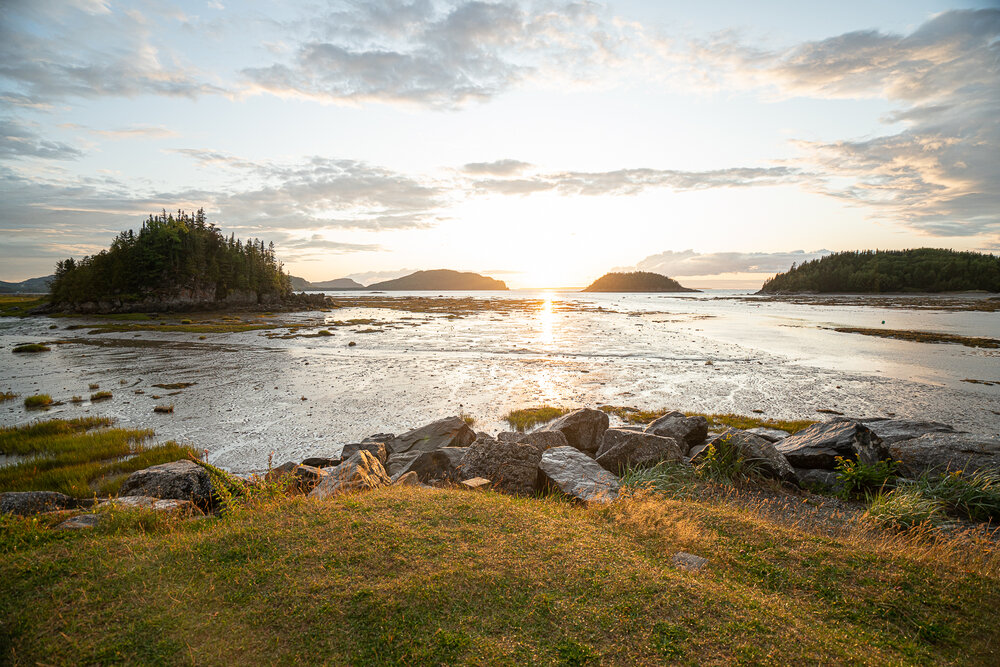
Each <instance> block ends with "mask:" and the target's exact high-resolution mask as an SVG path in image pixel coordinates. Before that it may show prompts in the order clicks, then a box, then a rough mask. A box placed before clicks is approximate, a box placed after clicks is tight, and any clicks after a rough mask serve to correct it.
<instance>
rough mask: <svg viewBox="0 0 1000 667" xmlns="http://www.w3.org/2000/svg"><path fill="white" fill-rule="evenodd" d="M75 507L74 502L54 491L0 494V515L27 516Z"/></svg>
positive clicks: (63, 494) (72, 499)
mask: <svg viewBox="0 0 1000 667" xmlns="http://www.w3.org/2000/svg"><path fill="white" fill-rule="evenodd" d="M73 507H76V500H75V499H74V498H71V497H70V496H67V495H66V494H65V493H56V492H55V491H8V492H7V493H3V494H0V514H20V515H21V516H28V515H30V514H38V513H39V512H52V511H55V510H64V509H70V508H73Z"/></svg>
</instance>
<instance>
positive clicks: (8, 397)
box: [0, 391, 18, 403]
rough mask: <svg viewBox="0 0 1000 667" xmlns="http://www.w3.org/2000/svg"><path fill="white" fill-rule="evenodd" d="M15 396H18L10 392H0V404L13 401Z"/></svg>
mask: <svg viewBox="0 0 1000 667" xmlns="http://www.w3.org/2000/svg"><path fill="white" fill-rule="evenodd" d="M17 396H18V395H17V394H15V393H14V392H12V391H3V392H0V403H6V402H7V401H13V400H14V399H15V398H17Z"/></svg>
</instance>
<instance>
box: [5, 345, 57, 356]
mask: <svg viewBox="0 0 1000 667" xmlns="http://www.w3.org/2000/svg"><path fill="white" fill-rule="evenodd" d="M51 349H52V348H50V347H49V346H48V345H42V344H41V343H25V344H23V345H17V346H15V347H14V349H13V352H14V353H17V354H20V353H22V352H48V351H49V350H51Z"/></svg>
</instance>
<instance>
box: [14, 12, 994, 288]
mask: <svg viewBox="0 0 1000 667" xmlns="http://www.w3.org/2000/svg"><path fill="white" fill-rule="evenodd" d="M998 109H1000V2H998V1H997V0H973V1H969V2H939V1H932V0H904V1H900V2H891V1H888V0H883V1H879V2H871V1H870V0H868V1H865V2H858V1H854V0H842V1H840V2H836V3H803V2H795V1H777V0H770V1H765V2H752V3H751V2H745V1H730V0H726V1H722V2H701V3H691V2H688V1H685V2H680V1H676V2H675V1H674V0H658V1H653V0H620V1H618V2H613V1H611V2H589V1H576V0H569V1H566V0H540V1H530V0H525V1H516V2H515V1H512V0H496V1H493V2H484V1H478V0H476V1H469V0H449V1H435V0H372V1H365V0H346V1H330V2H320V1H317V0H312V1H303V2H282V3H273V2H256V1H254V0H241V1H239V2H237V1H236V0H209V1H207V2H204V1H203V2H174V3H167V2H159V1H158V0H140V1H136V2H117V1H115V0H3V2H2V3H0V202H2V206H0V280H6V281H18V280H23V279H27V278H31V277H37V276H42V275H47V274H49V273H51V272H52V271H53V267H54V265H55V262H56V261H57V260H59V259H64V258H66V257H76V258H80V257H83V256H85V255H89V254H94V253H96V252H99V251H100V250H101V249H103V248H106V247H107V246H108V245H109V244H110V242H111V240H112V239H113V238H114V236H115V235H116V234H117V233H118V232H119V231H121V230H123V229H128V228H133V229H136V228H138V227H139V226H140V225H141V223H142V220H143V219H145V218H146V217H147V216H148V215H149V214H150V213H156V212H159V211H161V210H162V209H166V210H168V211H176V210H178V209H184V210H188V211H191V210H195V209H197V208H201V207H203V208H204V209H205V210H206V212H207V214H208V218H209V221H211V222H214V223H215V224H216V225H218V226H219V227H221V228H222V229H223V231H224V232H225V233H226V234H227V235H228V234H229V233H230V232H234V233H235V234H236V235H237V236H239V237H244V238H246V237H257V238H262V239H264V240H265V242H267V241H273V242H274V243H275V245H276V247H277V251H278V256H279V258H280V259H281V260H282V261H284V263H285V267H286V269H287V270H288V271H289V272H290V273H292V274H293V275H297V276H301V277H304V278H306V279H308V280H314V281H319V280H329V279H333V278H339V277H345V276H347V277H353V278H355V279H356V280H358V281H359V282H362V283H371V282H374V281H376V280H381V279H386V278H392V277H397V276H399V275H403V274H406V273H409V272H412V271H415V270H421V269H437V268H450V269H456V270H462V271H476V272H480V273H484V274H487V275H491V276H493V277H495V278H499V279H502V280H505V281H506V282H507V284H508V285H510V286H511V287H514V288H541V287H555V286H582V285H586V284H588V283H589V282H591V281H592V280H594V279H596V278H597V277H599V276H600V275H602V274H603V273H605V272H607V271H610V270H646V271H655V272H658V273H663V274H666V275H669V276H671V277H675V278H677V279H678V280H680V281H681V283H682V284H685V285H689V286H693V287H754V286H757V285H760V284H761V282H763V279H764V278H765V277H767V276H769V275H772V274H774V273H775V272H777V271H782V270H787V269H788V267H789V266H790V265H791V263H792V262H799V263H801V262H802V261H804V260H808V259H811V258H814V257H819V256H822V255H823V254H825V253H829V252H832V251H843V250H857V249H868V248H882V249H903V248H913V247H945V248H955V249H958V250H979V251H985V252H993V253H998V252H1000V157H998V156H1000V114H998V113H997V110H998Z"/></svg>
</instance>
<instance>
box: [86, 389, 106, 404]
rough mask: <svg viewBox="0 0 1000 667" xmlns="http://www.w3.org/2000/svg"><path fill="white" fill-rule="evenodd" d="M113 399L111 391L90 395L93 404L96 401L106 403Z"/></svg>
mask: <svg viewBox="0 0 1000 667" xmlns="http://www.w3.org/2000/svg"><path fill="white" fill-rule="evenodd" d="M110 398H111V392H110V391H98V392H95V393H93V394H91V395H90V401H91V403H93V402H95V401H106V400H108V399H110Z"/></svg>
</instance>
